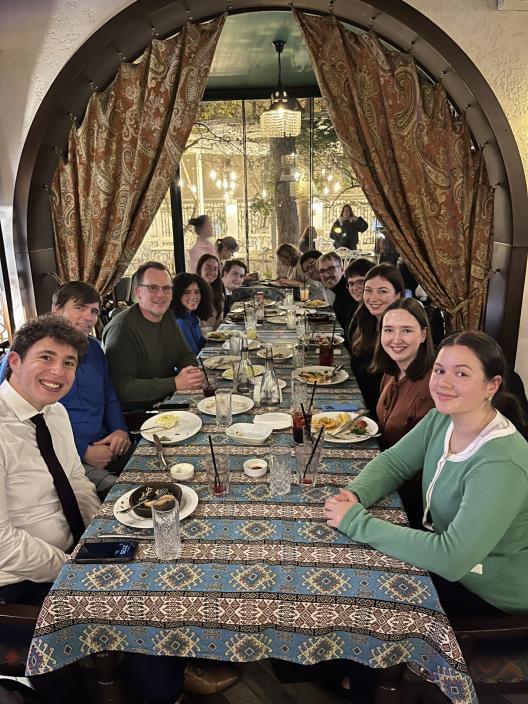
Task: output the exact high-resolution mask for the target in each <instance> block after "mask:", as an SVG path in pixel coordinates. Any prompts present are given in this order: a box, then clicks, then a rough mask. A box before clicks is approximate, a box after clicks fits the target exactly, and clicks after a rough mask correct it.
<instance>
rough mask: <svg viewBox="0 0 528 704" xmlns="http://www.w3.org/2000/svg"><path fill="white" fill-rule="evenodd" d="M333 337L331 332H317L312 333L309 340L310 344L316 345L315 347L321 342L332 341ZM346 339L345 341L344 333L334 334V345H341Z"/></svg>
mask: <svg viewBox="0 0 528 704" xmlns="http://www.w3.org/2000/svg"><path fill="white" fill-rule="evenodd" d="M331 339H332V333H331V332H315V333H313V334H312V335H310V338H309V340H308V344H309V345H314V346H315V347H318V346H319V345H320V344H321V343H324V342H325V341H327V342H330V340H331ZM344 341H345V338H344V337H343V336H342V335H334V347H337V346H338V345H341V344H342V343H343V342H344Z"/></svg>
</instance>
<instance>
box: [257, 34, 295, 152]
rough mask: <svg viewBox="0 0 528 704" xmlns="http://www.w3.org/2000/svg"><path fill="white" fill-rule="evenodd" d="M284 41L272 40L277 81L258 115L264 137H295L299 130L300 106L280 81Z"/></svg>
mask: <svg viewBox="0 0 528 704" xmlns="http://www.w3.org/2000/svg"><path fill="white" fill-rule="evenodd" d="M285 44H286V42H285V41H282V40H281V39H276V40H275V41H274V42H273V46H274V47H275V51H276V52H277V57H278V61H279V81H278V85H277V88H276V89H275V90H274V91H273V93H272V94H271V103H270V106H269V109H268V110H266V111H265V112H263V113H262V115H261V116H260V131H261V132H262V135H263V136H264V137H268V138H270V137H275V138H277V137H278V138H280V137H297V135H299V134H300V132H301V114H302V111H301V106H300V105H299V103H298V101H297V100H296V99H295V98H290V96H289V95H288V93H287V92H286V90H285V89H284V88H283V87H282V82H281V54H282V51H283V49H284V45H285Z"/></svg>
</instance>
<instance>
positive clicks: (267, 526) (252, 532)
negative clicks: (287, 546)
mask: <svg viewBox="0 0 528 704" xmlns="http://www.w3.org/2000/svg"><path fill="white" fill-rule="evenodd" d="M276 530H277V529H276V526H275V525H274V524H273V523H271V522H270V521H245V522H244V523H243V524H242V526H241V527H240V531H239V533H240V535H243V536H244V537H245V538H247V539H248V540H259V539H260V540H271V539H272V538H274V537H275V535H276Z"/></svg>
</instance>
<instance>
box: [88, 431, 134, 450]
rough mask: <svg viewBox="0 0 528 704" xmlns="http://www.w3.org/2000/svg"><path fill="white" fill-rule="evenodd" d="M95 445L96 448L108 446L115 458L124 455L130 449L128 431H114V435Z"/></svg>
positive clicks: (111, 434)
mask: <svg viewBox="0 0 528 704" xmlns="http://www.w3.org/2000/svg"><path fill="white" fill-rule="evenodd" d="M93 444H94V446H99V445H108V447H109V448H110V449H111V450H112V452H113V454H114V457H117V455H124V454H125V453H126V452H127V450H128V448H129V447H130V438H129V437H128V433H127V431H126V430H114V432H113V433H110V434H109V435H107V436H106V437H105V438H102V439H101V440H98V441H97V442H94V443H93Z"/></svg>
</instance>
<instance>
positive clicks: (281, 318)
mask: <svg viewBox="0 0 528 704" xmlns="http://www.w3.org/2000/svg"><path fill="white" fill-rule="evenodd" d="M266 321H267V322H268V323H272V324H273V325H286V315H278V314H275V315H268V317H267V318H266Z"/></svg>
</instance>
